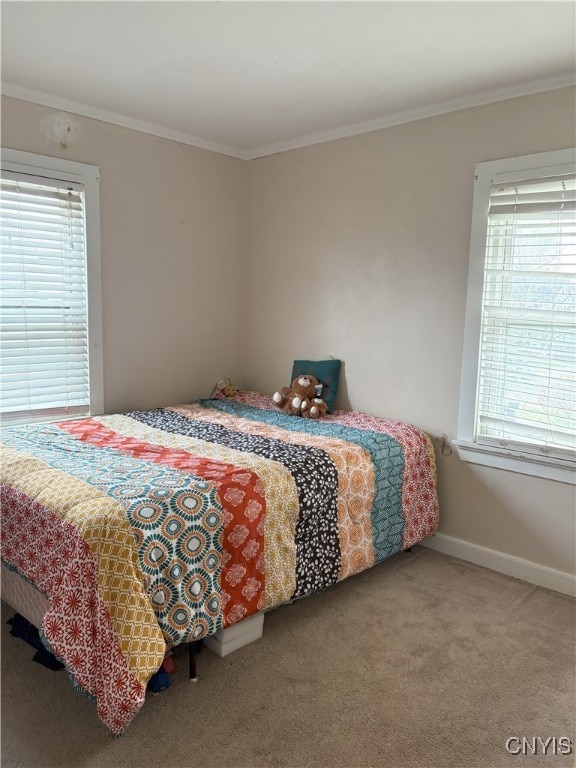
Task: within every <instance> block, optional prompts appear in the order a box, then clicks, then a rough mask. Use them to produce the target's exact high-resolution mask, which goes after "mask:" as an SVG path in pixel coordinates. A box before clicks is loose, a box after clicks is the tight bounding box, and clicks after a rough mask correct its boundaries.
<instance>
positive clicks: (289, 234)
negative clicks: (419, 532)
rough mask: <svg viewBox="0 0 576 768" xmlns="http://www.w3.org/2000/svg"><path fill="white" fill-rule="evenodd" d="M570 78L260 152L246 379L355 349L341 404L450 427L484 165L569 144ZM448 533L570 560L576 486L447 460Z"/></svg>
mask: <svg viewBox="0 0 576 768" xmlns="http://www.w3.org/2000/svg"><path fill="white" fill-rule="evenodd" d="M574 115H575V110H574V92H573V91H572V89H562V90H557V91H551V92H548V93H545V94H539V95H535V96H530V97H525V98H519V99H513V100H509V101H503V102H498V103H494V104H490V105H488V106H483V107H478V108H474V109H468V110H462V111H460V112H454V113H452V114H447V115H443V116H440V117H435V118H430V119H426V120H420V121H418V122H414V123H410V124H407V125H400V126H397V127H393V128H388V129H385V130H381V131H376V132H374V133H369V134H364V135H360V136H355V137H352V138H348V139H342V140H338V141H333V142H327V143H324V144H319V145H316V146H312V147H307V148H305V149H300V150H294V151H291V152H285V153H282V154H278V155H274V156H271V157H266V158H262V159H259V160H254V161H251V162H250V163H249V164H248V180H247V194H248V203H247V233H248V240H247V258H248V262H247V264H248V273H247V277H248V280H247V286H248V288H247V300H246V308H247V309H246V315H245V317H246V320H245V322H246V330H247V334H246V339H247V341H246V347H245V351H246V366H245V378H246V384H247V385H249V386H252V387H256V388H261V389H263V390H265V391H273V390H274V389H276V388H277V387H279V386H281V385H283V384H288V383H289V381H288V380H289V378H290V372H291V364H292V360H293V359H294V358H295V357H312V358H317V357H323V356H325V355H328V354H331V355H334V356H335V357H341V358H342V359H343V360H344V361H345V369H344V373H343V381H342V386H343V392H342V397H341V398H340V405H341V406H342V407H347V406H351V407H352V408H355V409H357V410H362V411H368V412H371V413H376V414H380V415H384V416H388V417H391V418H396V419H403V420H407V421H411V422H413V423H415V424H417V425H419V426H421V427H423V428H424V429H425V430H427V431H428V432H429V433H430V434H431V435H441V434H442V433H446V434H447V435H448V437H449V438H454V437H456V431H457V421H458V401H459V390H460V370H461V362H462V339H463V330H464V315H465V300H466V285H467V273H468V252H469V241H470V216H471V209H472V192H473V175H474V167H475V165H476V164H477V163H479V162H482V161H487V160H496V159H498V158H505V157H512V156H515V155H523V154H530V153H533V152H543V151H546V150H552V149H559V148H563V147H569V146H574V144H575V136H574ZM438 471H439V486H440V504H441V520H442V522H441V529H440V530H441V532H443V533H444V534H447V535H449V536H453V537H456V538H460V539H463V540H465V541H468V542H471V543H473V544H477V545H480V546H483V547H488V548H490V549H494V550H497V551H500V552H505V553H507V554H510V555H515V556H517V557H520V558H525V559H528V560H531V561H533V562H535V563H539V564H542V565H545V566H549V567H551V568H554V569H557V570H560V571H564V572H568V573H574V572H575V562H574V560H575V556H574V549H575V529H574V517H575V507H574V486H570V485H566V484H563V483H559V482H552V481H545V480H540V479H535V478H532V477H528V476H526V475H519V474H512V473H509V472H505V471H501V470H494V469H488V468H483V467H478V466H474V465H471V464H465V463H463V462H461V461H460V460H459V459H458V458H457V456H456V455H452V456H450V457H448V458H444V457H442V456H439V457H438Z"/></svg>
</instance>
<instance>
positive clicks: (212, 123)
mask: <svg viewBox="0 0 576 768" xmlns="http://www.w3.org/2000/svg"><path fill="white" fill-rule="evenodd" d="M1 10H2V91H3V93H5V94H6V95H9V96H13V97H16V98H20V99H25V100H27V101H33V102H36V103H39V104H44V105H47V106H51V107H56V108H57V109H60V110H65V111H68V112H71V113H76V114H81V115H86V116H88V117H94V118H97V119H100V120H105V121H107V122H111V123H115V124H118V125H123V126H127V127H130V128H135V129H138V130H143V131H146V132H148V133H152V134H155V135H159V136H164V137H166V138H170V139H174V140H177V141H181V142H184V143H187V144H191V145H194V146H199V147H204V148H207V149H212V150H215V151H217V152H222V153H224V154H228V155H233V156H235V157H241V158H245V159H249V158H254V157H260V156H263V155H268V154H272V153H274V152H279V151H283V150H285V149H290V148H293V147H299V146H305V145H308V144H313V143H317V142H319V141H325V140H327V139H331V138H338V137H342V136H348V135H353V134H356V133H362V132H365V131H369V130H375V129H377V128H381V127H386V126H389V125H395V124H399V123H403V122H408V121H410V120H414V119H418V118H421V117H427V116H430V115H435V114H441V113H443V112H449V111H452V110H454V109H460V108H463V107H468V106H474V105H477V104H483V103H487V102H490V101H497V100H500V99H504V98H509V97H513V96H517V95H524V94H528V93H535V92H538V91H543V90H548V89H552V88H557V87H562V86H564V85H569V84H571V83H574V81H575V79H576V77H575V50H576V47H575V36H576V3H574V2H572V1H567V2H555V1H550V0H547V1H546V2H538V1H533V0H526V1H524V0H513V1H512V2H507V1H506V0H495V1H494V2H489V1H487V0H482V1H481V2H467V1H466V0H462V1H460V2H454V1H453V2H435V0H428V2H417V1H412V0H403V2H392V1H388V0H386V1H383V2H378V1H376V2H344V1H331V2H326V1H325V2H273V1H271V0H267V1H260V2H243V1H242V0H236V1H233V0H230V1H229V2H215V1H213V2H195V1H193V0H189V1H188V2H186V1H181V2H171V1H169V0H164V1H162V2H154V1H141V0H132V1H128V2H115V1H103V0H100V2H78V1H72V2H21V1H9V2H2V3H1Z"/></svg>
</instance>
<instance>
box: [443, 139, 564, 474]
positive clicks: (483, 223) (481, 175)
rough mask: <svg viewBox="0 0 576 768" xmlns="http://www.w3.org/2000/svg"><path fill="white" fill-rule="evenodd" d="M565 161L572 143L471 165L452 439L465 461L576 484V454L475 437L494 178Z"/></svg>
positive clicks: (528, 174) (532, 174)
mask: <svg viewBox="0 0 576 768" xmlns="http://www.w3.org/2000/svg"><path fill="white" fill-rule="evenodd" d="M566 166H571V167H572V168H575V167H576V150H575V149H573V148H569V149H560V150H553V151H551V152H540V153H538V154H534V155H522V156H519V157H513V158H508V159H503V160H493V161H490V162H485V163H479V164H478V165H477V166H476V168H475V174H474V198H473V205H472V224H471V233H470V260H469V267H468V292H467V299H466V321H465V327H464V347H463V357H462V373H461V382H460V410H459V419H458V438H457V439H456V440H455V441H454V444H455V445H456V447H457V449H458V453H459V456H460V458H461V459H462V460H463V461H467V462H471V463H474V464H482V465H485V466H489V467H495V468H498V469H505V470H508V471H511V472H518V473H521V474H527V475H533V476H535V477H543V478H547V479H550V480H558V481H561V482H565V483H572V484H576V463H575V462H576V454H575V456H574V459H572V460H569V459H568V460H564V459H561V458H557V457H546V456H545V455H543V454H542V455H537V454H534V453H531V452H525V451H523V450H522V449H521V448H518V449H513V448H511V447H499V446H497V445H488V444H485V443H482V442H479V441H478V440H477V439H476V437H475V434H476V408H477V399H478V387H479V375H480V343H481V331H482V297H483V289H484V269H485V261H486V240H487V232H488V206H489V197H490V188H491V186H492V185H493V184H494V183H495V182H497V181H498V180H500V181H505V180H510V179H511V178H514V179H515V180H518V181H520V180H522V179H530V178H534V179H537V178H539V174H542V173H543V172H544V171H545V172H546V175H548V172H549V171H550V170H551V169H554V167H557V168H558V169H561V168H562V169H565V168H566Z"/></svg>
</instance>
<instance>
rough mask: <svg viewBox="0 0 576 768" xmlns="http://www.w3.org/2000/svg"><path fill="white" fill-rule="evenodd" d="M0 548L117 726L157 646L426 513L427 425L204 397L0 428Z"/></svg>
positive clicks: (82, 684)
mask: <svg viewBox="0 0 576 768" xmlns="http://www.w3.org/2000/svg"><path fill="white" fill-rule="evenodd" d="M2 442H3V447H2V473H3V477H2V559H3V561H4V563H5V564H6V565H7V566H8V567H9V568H11V569H14V570H16V571H17V572H18V573H19V574H20V575H21V576H23V577H24V578H26V579H27V580H29V581H30V582H31V583H32V584H33V585H35V586H36V587H37V588H38V589H39V590H40V591H41V592H42V593H43V594H45V595H46V597H47V598H48V600H49V603H50V608H49V610H48V612H47V613H46V614H45V616H44V620H43V625H42V630H41V632H42V635H43V638H44V641H45V643H46V645H47V647H49V648H50V649H51V650H52V652H53V653H55V654H56V655H57V656H58V657H59V658H61V659H62V660H63V662H64V663H65V665H66V668H67V671H68V673H69V675H70V676H71V678H72V679H73V681H74V684H75V685H76V686H77V687H79V688H80V689H82V690H83V691H84V692H86V693H88V694H89V695H90V696H92V697H93V698H94V699H95V700H96V704H97V710H98V714H99V716H100V718H101V719H102V721H103V722H104V723H105V724H106V725H107V727H108V728H109V729H110V730H111V731H112V732H113V733H115V734H119V733H122V732H123V731H124V730H125V728H126V727H127V725H128V724H129V723H130V721H131V720H132V718H133V717H134V716H135V714H136V713H137V712H138V710H139V708H140V707H141V706H142V704H143V702H144V696H145V691H146V685H147V682H148V680H149V679H150V677H151V675H152V674H153V673H154V672H155V671H156V670H157V669H158V668H159V666H160V664H161V662H162V660H163V657H164V653H165V650H166V648H167V647H170V646H173V645H177V644H178V643H181V642H186V641H190V640H194V639H198V638H201V637H205V636H208V635H211V634H213V633H214V632H216V631H218V630H219V629H221V628H224V627H228V626H231V625H232V624H235V623H236V622H238V621H241V620H242V619H244V618H246V617H247V616H250V615H252V614H254V613H256V612H258V611H261V610H263V609H264V608H268V607H272V606H276V605H279V604H281V603H282V602H285V601H288V600H291V599H295V598H299V597H303V596H305V595H309V594H312V593H313V592H316V591H318V590H320V589H323V588H325V587H327V586H330V585H332V584H335V583H336V582H337V581H339V580H341V579H343V578H346V577H347V576H350V575H352V574H354V573H358V572H359V571H362V570H364V569H366V568H369V567H370V566H372V565H374V564H375V563H377V562H380V561H381V560H384V559H385V558H386V557H389V556H390V555H391V554H394V553H395V552H398V551H400V550H401V549H403V548H406V547H409V546H411V545H412V544H413V543H416V542H417V541H420V540H421V539H422V538H424V537H425V536H427V535H429V534H431V533H433V532H434V531H435V530H436V526H437V522H438V503H437V496H436V478H435V464H434V454H433V451H432V446H431V441H430V439H429V438H428V437H427V436H426V435H424V433H422V432H421V431H420V430H418V429H417V428H415V427H411V426H410V425H406V424H401V423H399V422H392V421H388V420H385V419H380V418H377V417H370V416H367V415H365V414H358V413H354V412H350V413H348V412H341V411H340V412H336V413H335V414H333V415H329V416H327V417H326V418H323V419H321V420H318V421H310V420H305V419H298V418H295V417H290V416H286V415H285V414H283V413H282V412H280V411H278V409H276V408H275V407H274V406H273V404H272V402H271V398H270V397H269V396H267V395H261V394H259V393H256V392H249V393H242V392H239V391H238V390H236V388H234V387H233V385H231V384H230V382H222V383H221V385H219V387H217V389H216V390H215V392H214V397H213V399H211V400H205V401H198V402H197V403H193V404H190V405H183V406H178V407H171V408H167V409H155V410H152V411H134V412H132V413H129V414H123V415H112V416H102V417H93V418H87V419H78V420H71V421H65V422H61V423H58V424H48V425H29V426H26V427H12V428H9V429H6V430H5V431H4V432H3V435H2Z"/></svg>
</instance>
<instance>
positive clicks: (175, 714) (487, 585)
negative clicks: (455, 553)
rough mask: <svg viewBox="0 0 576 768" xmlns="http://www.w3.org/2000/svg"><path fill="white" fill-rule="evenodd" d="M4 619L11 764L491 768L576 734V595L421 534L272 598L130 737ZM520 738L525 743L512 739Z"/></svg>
mask: <svg viewBox="0 0 576 768" xmlns="http://www.w3.org/2000/svg"><path fill="white" fill-rule="evenodd" d="M9 616H10V612H9V611H6V610H5V609H4V612H3V624H2V766H3V768H25V767H26V768H49V767H50V768H52V766H54V767H55V766H65V767H67V768H80V767H81V768H109V767H110V768H111V767H112V766H134V768H136V767H137V766H138V767H141V766H142V767H145V768H148V766H158V767H159V768H177V767H178V766H182V767H184V766H186V767H190V768H192V767H193V766H198V767H199V768H224V767H227V768H228V767H232V766H235V767H238V768H240V767H242V768H243V767H244V766H246V767H248V766H267V767H268V766H270V767H272V766H310V767H313V766H326V767H327V768H328V767H330V768H332V766H346V767H347V768H364V767H365V766H377V767H378V768H451V767H452V766H463V767H464V766H466V768H499V766H518V767H520V766H522V767H523V766H548V767H549V768H561V767H562V768H563V767H564V766H572V765H573V764H574V757H573V756H568V755H564V756H562V755H556V756H554V755H552V754H548V755H547V756H545V757H544V756H542V755H540V754H539V755H529V756H522V755H521V754H520V755H517V756H513V755H510V754H509V753H508V752H507V751H506V746H505V745H506V740H507V739H508V738H509V737H519V738H520V739H521V738H522V737H524V736H525V737H529V738H530V739H532V738H533V737H542V738H544V739H546V738H548V737H556V738H560V737H561V736H565V737H570V738H571V739H572V741H573V742H576V740H575V732H574V731H575V729H574V726H575V719H576V691H575V659H576V656H575V601H574V600H572V599H570V598H569V597H566V596H564V595H561V594H559V593H557V592H551V591H548V590H545V589H540V588H536V587H533V586H531V585H529V584H526V583H524V582H522V581H517V580H515V579H511V578H508V577H506V576H502V575H500V574H497V573H494V572H492V571H489V570H486V569H483V568H479V567H477V566H474V565H471V564H468V563H465V562H463V561H461V560H457V559H454V558H449V557H446V556H444V555H440V554H438V553H436V552H433V551H432V550H428V549H426V548H424V547H417V548H415V550H414V552H413V553H412V554H401V555H397V556H395V557H394V558H392V559H391V560H390V561H388V562H386V563H384V564H382V565H381V566H378V567H377V568H375V569H372V570H371V571H369V572H367V573H363V574H360V575H358V576H355V577H353V578H351V579H348V580H347V581H345V582H342V583H341V584H338V585H337V586H335V587H333V588H331V589H329V590H327V591H325V592H324V593H323V594H321V595H317V596H315V597H312V598H310V599H307V600H304V601H301V602H299V603H297V604H294V605H290V606H283V607H282V608H279V609H277V610H275V611H272V612H271V613H269V614H267V616H266V619H265V623H264V637H263V638H262V639H261V640H259V641H258V642H256V643H254V644H252V645H250V646H247V647H245V648H243V649H241V650H239V651H237V652H235V653H233V654H231V655H230V656H228V657H227V658H225V659H220V658H218V657H217V656H215V655H214V654H213V653H211V652H210V651H209V650H205V651H203V653H202V654H201V655H200V657H199V672H200V675H201V680H200V682H199V683H197V684H196V685H195V684H193V683H190V682H188V680H187V665H186V655H185V654H182V655H177V657H176V662H177V673H176V676H175V681H174V683H173V685H172V687H171V688H169V689H168V690H167V691H165V692H163V693H160V694H158V695H156V696H149V697H148V699H147V701H146V703H145V705H144V707H143V709H142V710H141V712H140V713H139V714H138V716H137V717H136V718H135V720H134V721H133V722H132V724H131V726H130V728H129V729H128V731H127V732H126V733H125V734H124V736H122V737H121V738H120V739H115V738H113V737H112V736H111V735H110V734H109V733H108V731H107V730H106V729H105V728H104V726H103V725H102V724H101V723H100V721H99V720H98V719H97V716H96V710H95V706H94V704H93V703H91V702H90V701H88V700H87V699H85V698H83V697H81V696H80V695H79V694H77V693H75V692H74V690H73V689H72V687H71V685H70V683H69V681H68V678H67V676H66V674H65V673H64V672H50V671H49V670H47V669H45V668H43V667H41V666H39V665H38V664H36V663H33V662H32V661H31V657H32V655H33V649H31V648H30V646H28V645H27V644H26V643H24V642H23V641H21V640H16V639H14V638H12V637H11V636H10V635H9V634H8V627H6V625H5V621H6V619H7V618H9ZM514 744H515V743H514Z"/></svg>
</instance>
